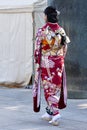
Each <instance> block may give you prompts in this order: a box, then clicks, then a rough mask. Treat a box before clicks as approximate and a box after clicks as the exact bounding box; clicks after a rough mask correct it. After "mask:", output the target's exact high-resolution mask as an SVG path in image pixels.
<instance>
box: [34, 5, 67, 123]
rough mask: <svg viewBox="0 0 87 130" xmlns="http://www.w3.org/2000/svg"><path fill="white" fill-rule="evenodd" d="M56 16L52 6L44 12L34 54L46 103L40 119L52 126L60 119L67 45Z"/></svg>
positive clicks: (56, 13)
mask: <svg viewBox="0 0 87 130" xmlns="http://www.w3.org/2000/svg"><path fill="white" fill-rule="evenodd" d="M58 15H59V12H58V11H57V10H56V9H55V8H53V7H52V6H48V7H47V8H46V9H45V10H44V20H45V23H46V24H45V25H44V26H43V27H42V28H39V29H38V32H37V36H36V42H35V53H34V56H35V64H36V66H41V80H42V85H41V86H43V88H44V96H45V100H46V102H47V107H46V113H45V114H44V115H42V119H45V120H48V121H49V123H50V124H53V125H58V119H59V118H60V117H61V115H60V112H59V108H61V107H60V105H59V102H60V104H62V103H61V100H60V95H61V88H62V84H63V71H64V58H65V54H66V51H67V43H69V38H68V37H67V36H66V33H65V31H64V29H63V28H62V27H61V26H60V25H59V24H58ZM40 58H41V60H40ZM37 68H38V67H37ZM37 72H38V69H36V72H35V81H37V77H38V73H37ZM65 95H66V94H65ZM65 95H63V96H65ZM63 98H64V97H63ZM65 106H66V104H65ZM65 106H63V107H65Z"/></svg>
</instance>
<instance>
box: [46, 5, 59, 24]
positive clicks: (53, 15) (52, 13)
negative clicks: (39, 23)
mask: <svg viewBox="0 0 87 130" xmlns="http://www.w3.org/2000/svg"><path fill="white" fill-rule="evenodd" d="M44 14H45V15H47V21H48V22H51V23H57V22H58V14H57V10H56V9H55V8H54V7H52V6H48V7H47V8H46V9H45V10H44Z"/></svg>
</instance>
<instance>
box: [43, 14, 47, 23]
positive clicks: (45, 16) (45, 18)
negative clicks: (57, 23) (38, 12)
mask: <svg viewBox="0 0 87 130" xmlns="http://www.w3.org/2000/svg"><path fill="white" fill-rule="evenodd" d="M44 21H45V23H47V15H45V14H44Z"/></svg>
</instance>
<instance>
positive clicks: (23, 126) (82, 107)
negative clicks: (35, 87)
mask: <svg viewBox="0 0 87 130" xmlns="http://www.w3.org/2000/svg"><path fill="white" fill-rule="evenodd" d="M44 109H45V102H44V98H43V96H42V106H41V111H40V112H39V113H34V112H33V110H32V91H31V89H8V88H0V130H54V129H55V130H87V100H68V107H67V108H66V109H65V110H62V111H61V115H62V118H61V121H60V125H59V126H51V125H50V124H48V122H46V121H42V120H41V118H40V117H41V115H42V114H43V113H44Z"/></svg>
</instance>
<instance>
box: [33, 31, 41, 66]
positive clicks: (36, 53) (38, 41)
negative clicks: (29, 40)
mask: <svg viewBox="0 0 87 130" xmlns="http://www.w3.org/2000/svg"><path fill="white" fill-rule="evenodd" d="M41 36H42V29H38V32H37V34H36V40H35V50H34V62H35V63H38V64H39V57H40V47H41Z"/></svg>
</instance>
